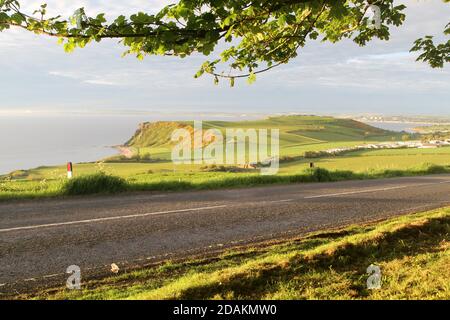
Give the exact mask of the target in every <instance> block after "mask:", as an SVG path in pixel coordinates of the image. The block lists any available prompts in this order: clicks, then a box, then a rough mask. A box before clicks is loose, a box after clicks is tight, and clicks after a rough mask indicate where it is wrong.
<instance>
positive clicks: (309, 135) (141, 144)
mask: <svg viewBox="0 0 450 320" xmlns="http://www.w3.org/2000/svg"><path fill="white" fill-rule="evenodd" d="M178 128H185V129H188V130H189V131H190V132H191V133H192V134H193V132H194V128H193V122H189V121H184V122H155V123H144V124H141V125H140V126H139V129H138V130H137V131H136V134H135V135H134V136H133V137H132V138H131V139H130V140H129V141H128V142H127V143H126V146H129V147H132V148H134V150H135V152H139V153H140V154H150V156H153V157H154V158H159V159H168V158H169V157H170V150H171V147H172V145H173V144H172V143H171V141H170V140H171V139H170V138H171V134H172V132H173V130H175V129H178ZM228 128H233V129H237V128H242V129H279V130H280V154H281V155H282V156H284V155H287V156H294V155H297V156H298V155H302V154H303V153H304V152H305V151H316V150H324V149H329V148H334V147H339V146H349V145H354V144H358V143H363V142H364V141H390V140H392V139H395V140H399V139H401V135H400V134H399V133H395V132H391V131H386V130H382V129H378V128H375V127H372V126H369V125H366V124H364V123H361V122H358V121H355V120H351V119H337V118H332V117H319V116H281V117H270V118H268V119H265V120H254V121H239V122H227V121H203V129H204V130H208V129H218V130H220V131H221V132H222V134H223V135H224V136H225V131H226V129H228ZM138 150H139V151H138Z"/></svg>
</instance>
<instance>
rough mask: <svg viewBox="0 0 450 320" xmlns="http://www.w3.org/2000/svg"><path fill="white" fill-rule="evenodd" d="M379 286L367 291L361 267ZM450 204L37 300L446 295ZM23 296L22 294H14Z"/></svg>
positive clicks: (165, 266) (90, 284)
mask: <svg viewBox="0 0 450 320" xmlns="http://www.w3.org/2000/svg"><path fill="white" fill-rule="evenodd" d="M371 264H374V265H377V266H379V267H380V269H381V274H382V278H381V281H382V282H381V289H378V290H369V289H367V285H366V281H367V278H368V276H369V275H368V274H367V273H366V270H367V267H368V266H369V265H371ZM449 265H450V207H447V208H443V209H438V210H433V211H428V212H423V213H417V214H410V215H406V216H401V217H397V218H393V219H389V220H387V221H384V222H378V223H370V224H366V225H363V226H351V227H348V228H345V229H340V230H337V229H336V230H328V231H324V232H317V233H312V234H310V235H307V236H305V237H302V238H297V239H292V240H286V241H283V242H280V243H276V244H273V243H272V244H270V243H268V244H266V245H259V246H255V247H251V248H240V249H232V250H227V251H225V252H224V253H222V254H220V255H217V256H215V257H210V258H205V259H196V260H195V259H194V260H188V261H184V262H173V261H167V262H165V263H163V264H160V265H158V266H154V267H148V268H144V269H141V270H136V271H132V272H126V273H122V274H119V275H115V276H112V277H109V278H105V279H101V280H95V281H89V282H86V283H84V284H83V289H82V290H67V289H65V288H56V289H52V290H47V291H44V292H40V293H38V294H37V295H35V296H34V298H36V299H450V280H449V279H450V268H449V267H448V266H449ZM18 298H28V297H18Z"/></svg>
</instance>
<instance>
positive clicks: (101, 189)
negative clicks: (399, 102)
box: [0, 164, 450, 200]
mask: <svg viewBox="0 0 450 320" xmlns="http://www.w3.org/2000/svg"><path fill="white" fill-rule="evenodd" d="M443 173H450V166H442V165H434V164H424V165H422V166H419V167H416V168H412V169H405V170H372V171H367V172H353V171H349V170H327V169H325V168H314V169H306V170H304V171H303V172H301V173H298V174H277V175H272V176H264V175H260V174H259V173H235V172H232V173H230V172H219V173H217V172H213V173H209V172H207V173H198V172H196V173H192V174H191V175H186V176H183V179H184V180H183V179H182V178H181V177H179V178H178V180H175V179H173V178H172V179H171V178H170V177H169V179H167V177H162V176H156V177H155V178H152V179H148V177H144V178H143V179H137V178H129V179H124V178H121V177H117V176H113V175H110V174H106V173H94V174H86V175H81V176H78V177H75V178H73V179H71V180H65V179H64V180H63V179H59V180H51V181H47V180H42V181H21V180H19V181H14V180H3V181H1V180H0V200H10V199H27V198H42V197H58V196H71V195H87V194H100V193H116V192H126V191H186V190H211V189H222V188H238V187H252V186H260V185H270V184H289V183H311V182H336V181H343V180H364V179H380V178H392V177H406V176H420V175H428V174H443Z"/></svg>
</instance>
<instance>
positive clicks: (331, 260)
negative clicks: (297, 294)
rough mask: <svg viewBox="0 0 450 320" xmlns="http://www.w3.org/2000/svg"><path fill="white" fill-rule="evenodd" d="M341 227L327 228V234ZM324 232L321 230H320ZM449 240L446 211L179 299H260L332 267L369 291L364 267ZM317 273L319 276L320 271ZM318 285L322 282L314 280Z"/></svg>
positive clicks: (357, 293) (357, 291)
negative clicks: (441, 216)
mask: <svg viewBox="0 0 450 320" xmlns="http://www.w3.org/2000/svg"><path fill="white" fill-rule="evenodd" d="M341 235H342V236H345V235H346V233H345V232H344V233H342V234H339V233H336V234H331V235H330V236H331V238H333V237H339V236H341ZM320 236H322V237H325V236H326V235H320ZM443 239H446V240H450V217H445V218H436V219H432V220H428V221H427V222H426V223H425V224H422V225H411V226H407V227H404V228H401V229H399V230H397V231H394V232H390V233H385V234H383V236H381V237H379V238H377V239H370V240H368V241H366V242H363V243H360V244H357V245H354V244H351V243H349V244H347V245H344V246H343V247H341V248H338V249H336V250H334V251H332V252H330V253H324V254H320V255H315V256H313V257H312V258H306V257H304V256H302V255H301V254H298V255H295V256H294V257H293V258H292V259H290V260H289V261H286V262H284V263H282V264H267V265H265V266H263V267H262V268H259V269H258V270H250V271H248V272H247V273H244V274H238V275H236V276H232V277H230V278H229V279H227V281H226V282H225V283H222V284H221V285H220V286H217V284H213V285H210V286H198V287H194V288H188V289H187V290H185V291H183V292H182V293H181V296H179V297H178V298H180V299H186V298H189V299H210V298H213V297H218V296H221V297H223V294H224V293H232V297H233V298H247V299H261V298H264V297H265V296H267V295H268V294H269V295H270V294H271V293H276V291H277V290H278V289H279V288H280V285H281V286H282V285H286V286H289V285H292V283H295V286H296V287H297V288H298V289H299V290H301V289H302V288H305V287H308V286H311V285H312V283H311V277H308V276H305V275H321V274H322V275H326V274H328V273H329V272H330V268H332V270H333V272H336V273H337V274H345V275H346V277H348V278H349V280H350V282H351V286H350V289H351V290H352V292H353V296H354V297H355V298H364V297H367V296H368V295H369V291H368V290H367V288H366V284H365V281H361V279H365V278H366V277H367V275H366V273H365V272H366V268H367V267H368V266H369V265H370V264H372V263H382V262H389V261H392V260H397V259H402V258H403V257H407V256H416V255H418V254H422V253H431V252H436V251H439V250H438V246H439V243H440V242H441V241H442V240H443ZM319 279H320V276H319ZM315 285H316V286H320V285H321V283H315Z"/></svg>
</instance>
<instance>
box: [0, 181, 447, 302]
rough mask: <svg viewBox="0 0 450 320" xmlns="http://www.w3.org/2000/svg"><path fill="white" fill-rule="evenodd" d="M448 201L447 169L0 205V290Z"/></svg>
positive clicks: (419, 208)
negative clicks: (71, 270) (74, 268)
mask: <svg viewBox="0 0 450 320" xmlns="http://www.w3.org/2000/svg"><path fill="white" fill-rule="evenodd" d="M449 204H450V175H433V176H424V177H409V178H393V179H382V180H365V181H344V182H336V183H316V184H291V185H281V186H280V185H278V186H265V187H258V188H247V189H232V190H214V191H195V192H180V193H167V194H155V193H140V194H132V195H130V194H128V195H126V194H122V195H115V196H101V197H100V196H98V197H85V198H81V197H80V198H78V197H77V198H70V199H51V200H39V201H37V200H33V201H32V200H30V201H14V202H3V203H0V293H2V292H3V294H4V293H5V292H11V290H13V291H14V292H16V293H20V292H22V291H21V290H29V288H30V287H33V286H35V287H36V286H38V284H39V285H42V284H45V283H50V282H51V281H54V282H55V281H56V282H55V283H56V284H59V285H63V284H64V282H62V281H65V280H64V279H65V278H67V275H65V271H66V268H67V267H68V266H70V265H78V266H80V267H81V270H82V275H84V276H86V275H88V274H92V275H94V274H100V273H105V272H108V266H109V265H110V264H111V263H116V264H118V265H119V266H120V267H121V268H124V267H129V266H139V265H145V264H146V263H149V262H155V261H159V260H164V259H166V258H174V257H183V256H188V255H194V254H204V253H208V252H210V251H214V250H220V249H223V248H226V247H232V246H237V245H243V244H249V243H255V242H260V241H264V240H268V239H274V238H286V237H290V236H297V235H302V234H306V233H308V232H312V231H318V230H322V229H326V228H332V227H342V226H345V225H349V224H354V223H362V222H368V221H373V220H378V219H383V218H387V217H391V216H395V215H400V214H405V213H411V212H418V211H424V210H427V209H432V208H437V207H442V206H445V205H449ZM52 279H53V280H52ZM0 297H1V296H0Z"/></svg>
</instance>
